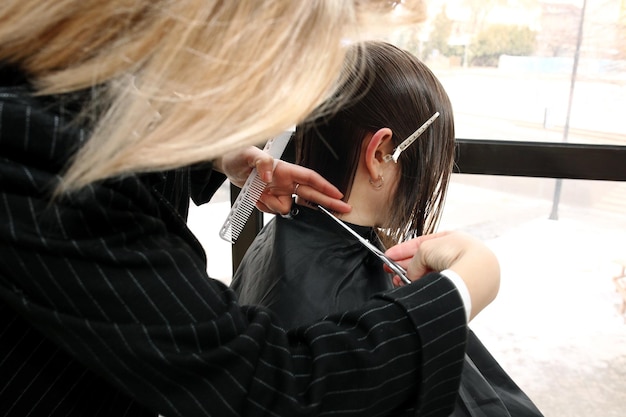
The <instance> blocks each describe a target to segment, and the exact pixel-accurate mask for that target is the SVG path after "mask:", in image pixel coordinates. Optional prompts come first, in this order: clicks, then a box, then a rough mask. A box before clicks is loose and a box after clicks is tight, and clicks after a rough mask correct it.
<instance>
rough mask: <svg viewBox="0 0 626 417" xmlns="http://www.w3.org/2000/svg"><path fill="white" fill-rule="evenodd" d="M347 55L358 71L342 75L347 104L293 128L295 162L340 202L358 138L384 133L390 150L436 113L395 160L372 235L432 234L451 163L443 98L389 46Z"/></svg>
mask: <svg viewBox="0 0 626 417" xmlns="http://www.w3.org/2000/svg"><path fill="white" fill-rule="evenodd" d="M350 54H356V57H357V60H360V61H363V63H364V64H365V65H362V66H360V67H361V68H360V71H359V72H358V73H354V74H349V76H348V78H347V79H348V81H347V83H346V84H345V85H344V86H343V87H342V88H341V89H340V91H341V93H342V94H345V93H346V91H347V92H348V94H349V95H350V96H351V100H350V101H349V104H348V105H346V106H345V107H344V108H342V109H341V110H339V111H337V112H335V113H333V114H331V115H327V116H325V117H323V118H318V119H315V120H310V121H308V122H305V123H302V124H301V125H299V126H297V128H296V134H295V144H296V161H297V162H298V163H299V164H301V165H304V166H306V167H309V168H311V169H313V170H315V171H317V172H319V173H320V174H321V175H323V176H324V177H325V178H326V179H328V180H329V181H330V182H331V183H333V184H334V185H335V186H336V187H338V188H339V189H340V190H341V191H342V192H343V193H344V194H345V197H344V199H347V198H348V197H349V195H350V191H351V187H352V183H353V181H354V177H355V173H356V168H357V166H358V161H359V157H360V151H361V144H362V142H363V139H364V137H365V135H366V134H368V133H374V132H376V131H377V130H379V129H381V128H384V127H388V128H390V129H391V130H392V132H393V137H392V141H393V144H394V147H395V146H397V145H398V144H400V143H401V142H402V141H403V140H404V139H406V138H407V137H408V136H409V135H411V134H412V133H413V132H414V131H415V130H416V129H417V128H418V127H420V126H421V125H422V124H423V123H424V122H425V121H426V120H428V119H429V118H430V117H431V116H432V115H433V114H434V113H435V112H439V117H438V118H437V119H436V120H435V121H434V123H433V124H432V125H431V126H430V127H429V128H428V129H426V131H425V132H424V133H423V134H422V135H421V136H420V137H419V139H418V140H417V141H416V142H415V143H413V144H412V145H411V146H409V147H408V148H407V149H406V150H405V151H404V152H402V154H401V155H400V158H399V160H398V164H399V167H400V172H401V174H400V176H399V179H398V184H397V188H396V192H395V195H394V197H393V204H391V207H390V215H389V221H388V222H387V225H388V227H386V228H385V229H384V230H380V232H381V237H382V238H383V241H384V242H385V244H393V243H397V242H400V241H403V240H406V239H410V238H412V237H416V236H419V235H422V234H428V233H432V232H433V231H434V230H435V228H436V226H437V224H438V222H439V219H440V217H441V212H442V209H443V203H444V199H445V194H446V190H447V186H448V182H449V179H450V174H451V171H452V166H453V163H454V119H453V114H452V105H451V103H450V100H449V98H448V95H447V94H446V92H445V90H444V88H443V86H442V85H441V83H440V82H439V80H438V79H437V77H435V75H434V74H433V73H432V71H431V70H430V69H428V68H427V67H426V66H425V65H424V64H423V63H422V62H420V61H419V60H418V59H417V58H416V57H415V56H413V55H412V54H410V53H409V52H406V51H403V50H401V49H399V48H397V47H395V46H393V45H391V44H388V43H384V42H366V43H365V44H363V45H357V46H353V47H352V48H351V51H350ZM353 58H354V55H353ZM352 62H354V61H352ZM363 66H364V67H365V70H364V71H363V68H362V67H363ZM346 71H348V72H350V69H349V68H346ZM389 163H393V162H389Z"/></svg>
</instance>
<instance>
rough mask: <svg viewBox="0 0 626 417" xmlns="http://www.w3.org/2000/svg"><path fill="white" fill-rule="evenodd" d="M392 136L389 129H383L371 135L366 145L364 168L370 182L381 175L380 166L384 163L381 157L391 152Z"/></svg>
mask: <svg viewBox="0 0 626 417" xmlns="http://www.w3.org/2000/svg"><path fill="white" fill-rule="evenodd" d="M392 136H393V132H392V131H391V129H389V128H388V127H383V128H382V129H378V130H377V131H376V133H374V134H373V135H372V137H371V138H370V140H369V142H368V143H367V145H366V146H367V147H366V149H365V166H366V167H367V170H368V171H369V175H370V178H371V179H372V180H376V179H377V178H379V177H380V176H381V175H382V171H383V170H382V164H384V163H385V162H383V157H384V156H385V155H387V154H389V153H391V152H392V151H393V142H392V141H391V138H392Z"/></svg>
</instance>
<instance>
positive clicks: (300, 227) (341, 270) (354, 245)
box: [231, 204, 542, 417]
mask: <svg viewBox="0 0 626 417" xmlns="http://www.w3.org/2000/svg"><path fill="white" fill-rule="evenodd" d="M349 226H350V227H351V228H352V229H353V230H355V231H356V232H357V233H359V234H360V235H361V236H363V237H365V238H367V239H369V240H370V242H378V238H377V237H376V234H375V232H374V229H373V228H371V227H364V226H356V225H352V224H349ZM254 278H256V279H254ZM231 286H232V288H233V289H234V290H235V292H237V294H238V295H239V301H240V303H241V304H260V305H264V306H266V307H269V308H270V309H271V310H273V311H274V312H275V313H276V315H277V316H278V317H280V319H281V320H282V324H283V326H284V327H285V328H293V327H298V326H301V325H303V324H307V323H310V322H313V321H315V320H317V319H319V318H321V317H324V316H326V315H329V314H333V313H341V312H343V311H348V310H352V309H354V308H357V307H359V306H361V305H362V304H363V303H364V302H365V301H367V300H368V299H369V298H370V296H371V295H372V294H375V293H378V292H382V291H385V290H388V289H391V288H392V283H391V277H390V275H389V274H388V273H386V272H385V271H384V270H383V268H382V264H381V262H380V260H378V259H377V258H376V257H375V256H374V255H372V254H371V253H370V252H369V251H368V250H367V249H365V248H364V247H363V246H362V245H361V244H360V243H359V242H358V241H356V239H354V238H352V237H351V236H350V235H349V234H347V233H346V232H345V231H343V230H341V229H340V228H339V226H338V225H336V224H335V223H334V222H333V220H332V219H329V218H328V217H326V216H325V215H324V214H323V213H321V212H318V211H316V210H312V209H309V208H306V207H302V206H298V205H295V204H294V206H293V208H292V211H291V214H290V216H288V217H286V218H283V217H280V216H276V217H275V218H274V219H273V220H271V221H270V222H269V223H268V224H267V225H266V226H265V227H264V228H263V230H261V232H260V233H259V235H258V236H257V237H256V239H255V240H254V242H253V243H252V245H251V246H250V248H249V249H248V251H247V252H246V254H245V256H244V258H243V260H242V262H241V264H240V266H239V268H238V270H237V271H236V273H235V275H234V277H233V281H232V284H231ZM451 416H454V417H462V416H466V417H537V416H542V414H541V412H540V411H539V410H538V409H537V408H536V407H535V405H534V404H533V403H532V401H531V400H530V399H529V398H528V396H526V394H524V392H522V390H521V389H520V388H519V387H518V386H517V384H515V382H513V380H512V379H511V378H510V377H509V375H508V374H507V373H506V372H505V371H504V370H503V369H502V368H501V367H500V365H499V364H498V362H497V361H496V360H495V359H494V358H493V357H492V356H491V354H490V353H489V351H488V350H487V349H486V348H485V347H484V346H483V344H482V343H481V342H480V340H479V339H478V338H477V337H476V335H475V334H474V333H473V332H472V331H471V330H470V331H469V333H468V340H467V354H466V356H465V363H464V366H463V374H462V377H461V385H460V387H459V396H458V397H457V403H456V407H455V409H454V412H453V413H452V414H451Z"/></svg>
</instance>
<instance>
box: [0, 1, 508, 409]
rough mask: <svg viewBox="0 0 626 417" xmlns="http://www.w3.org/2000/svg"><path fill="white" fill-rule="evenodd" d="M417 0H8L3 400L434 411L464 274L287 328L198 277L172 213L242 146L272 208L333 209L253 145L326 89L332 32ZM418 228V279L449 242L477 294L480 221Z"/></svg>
mask: <svg viewBox="0 0 626 417" xmlns="http://www.w3.org/2000/svg"><path fill="white" fill-rule="evenodd" d="M422 8H423V6H422V4H421V2H420V1H405V2H395V1H389V0H382V1H374V0H370V1H368V0H360V1H359V0H354V1H340V0H328V1H321V0H318V1H315V0H310V1H292V0H264V1H256V0H250V1H234V0H233V1H230V0H229V1H218V0H215V1H210V0H143V1H142V0H109V1H102V0H55V1H42V0H3V1H2V2H1V3H0V218H1V219H2V222H0V355H1V357H2V358H3V359H2V361H0V375H2V378H3V386H2V388H1V389H0V415H3V416H23V415H48V416H53V415H63V416H73V415H75V416H92V415H99V416H105V415H107V416H108V415H110V416H122V415H129V416H142V415H152V416H154V415H157V414H160V415H164V416H203V415H214V416H228V415H232V416H237V415H276V416H296V415H318V414H333V415H342V414H346V415H348V414H349V415H368V416H369V415H384V414H389V415H394V414H395V412H394V411H395V410H396V409H398V408H400V407H401V406H403V405H405V404H406V403H407V402H412V403H414V404H416V407H417V408H418V409H419V410H420V412H421V413H423V414H429V415H445V414H446V413H447V410H448V408H450V406H451V404H447V403H442V400H441V399H442V398H448V397H449V394H450V392H453V391H454V390H455V389H456V384H458V377H452V378H450V377H449V375H451V374H452V375H456V376H458V375H460V370H461V368H460V365H461V360H462V357H463V347H464V335H465V329H466V327H465V326H466V323H465V320H466V317H465V313H464V311H465V309H464V305H463V301H462V297H461V296H460V295H459V294H460V293H459V291H457V286H456V285H459V284H458V283H457V284H456V285H455V284H453V283H452V282H451V281H450V280H447V279H445V278H442V276H440V275H439V274H438V273H432V274H427V275H425V276H424V277H423V278H421V279H419V280H417V282H416V283H414V284H412V285H407V286H404V287H402V288H399V289H397V290H395V291H394V292H391V293H388V294H385V295H382V296H380V297H377V298H376V299H374V300H372V302H371V303H370V304H368V305H367V306H365V307H364V308H363V309H361V310H359V311H354V312H350V313H346V314H345V315H343V316H340V317H334V318H329V319H328V320H326V321H322V322H319V323H317V324H314V325H312V326H310V327H308V328H302V329H299V330H295V331H291V332H286V331H285V330H284V329H282V328H280V327H278V326H276V325H275V324H274V320H273V318H272V316H271V315H270V314H268V313H267V312H266V311H264V310H263V309H260V308H256V307H252V306H249V307H242V306H239V305H238V304H237V302H236V300H235V297H234V294H233V293H232V292H231V291H230V290H228V289H227V288H226V287H225V286H224V285H223V284H221V283H219V282H217V281H215V280H212V279H209V278H208V277H207V276H206V272H205V271H206V255H205V254H204V252H203V251H202V248H201V247H200V245H199V244H198V242H197V240H196V239H195V238H194V237H193V235H192V234H191V233H190V231H189V230H188V229H187V227H186V225H185V217H186V210H187V207H188V202H189V197H190V196H191V197H192V198H193V199H194V201H196V202H198V203H199V202H204V201H206V200H208V199H209V198H210V197H211V196H212V195H213V193H214V192H215V190H216V189H217V188H218V187H219V186H220V184H221V183H222V182H223V181H224V179H225V178H226V176H228V177H229V179H230V180H231V181H233V182H234V183H236V184H242V182H243V180H244V179H245V178H246V176H247V174H248V173H249V172H250V170H251V168H252V167H254V166H256V167H257V168H259V169H260V171H261V172H262V173H263V176H264V178H265V179H266V180H267V181H268V182H269V187H268V190H270V192H268V193H266V194H265V195H264V196H263V198H262V201H261V204H260V207H262V208H263V209H265V210H267V211H273V212H280V213H285V212H286V211H287V210H288V209H289V202H290V197H291V193H292V192H293V191H294V190H297V192H298V194H299V195H301V196H302V197H303V198H305V199H308V200H311V201H313V202H317V203H321V204H323V205H326V206H327V207H329V208H331V209H333V210H337V211H347V210H349V206H347V205H346V204H345V203H343V202H341V201H340V200H339V198H340V197H341V194H340V193H339V192H338V191H337V190H336V188H334V187H333V186H331V185H330V184H329V183H328V182H327V181H325V180H324V179H323V178H322V177H320V176H319V175H318V174H316V173H314V172H313V171H310V170H307V169H304V168H301V167H296V166H293V165H290V164H287V163H285V162H278V163H277V164H276V166H275V169H273V168H274V162H273V161H272V159H271V158H270V157H268V156H266V155H265V154H264V153H263V152H261V151H260V150H259V149H257V148H256V147H253V146H250V145H253V144H258V143H262V142H263V141H265V140H267V138H268V137H271V136H272V135H274V134H276V133H278V132H280V131H281V130H283V129H285V128H287V127H289V126H292V125H294V124H295V123H298V122H299V121H301V120H302V119H304V118H305V117H306V116H307V115H308V114H309V113H310V112H311V111H312V109H314V108H317V106H318V105H319V104H320V103H322V102H323V101H324V100H325V99H327V98H328V97H329V94H330V93H331V92H332V91H333V89H334V86H335V85H337V82H339V81H341V77H340V68H341V66H342V63H343V61H344V54H345V51H344V48H343V46H342V44H343V42H344V41H346V40H352V41H355V40H357V39H358V38H359V36H361V35H362V34H363V33H364V30H366V29H368V30H369V28H370V27H372V28H374V29H378V28H381V27H387V26H393V25H394V24H395V20H397V19H398V18H401V19H402V20H403V22H406V21H411V20H413V21H417V20H420V19H421V18H422ZM354 65H358V63H356V62H355V63H354ZM341 101H342V100H341V98H338V99H337V100H331V101H327V103H328V105H327V106H325V107H322V109H323V110H322V111H332V108H333V107H336V106H339V105H341ZM224 174H226V175H224ZM296 185H297V186H296ZM438 242H444V243H438ZM412 245H413V246H410V247H409V246H405V247H404V248H403V249H399V252H398V255H399V256H401V257H403V258H404V257H407V254H406V252H407V251H411V252H412V253H417V256H415V257H413V258H412V259H413V261H411V262H412V263H411V265H412V266H410V267H409V270H410V271H413V273H411V277H412V278H413V279H417V278H418V275H422V274H423V272H424V270H428V269H433V270H437V271H438V270H440V269H441V268H448V267H454V266H455V264H457V263H458V264H459V265H461V266H462V268H461V269H460V270H461V271H462V273H461V275H462V279H463V280H464V282H465V284H461V286H460V287H458V288H461V289H463V288H465V287H464V286H463V285H466V287H467V289H468V290H469V293H470V295H471V301H472V311H480V309H481V308H482V307H484V305H486V304H487V303H488V302H489V301H491V299H492V298H493V296H494V295H495V290H496V289H497V282H498V277H497V275H498V274H497V271H496V270H497V268H495V269H494V262H495V261H494V260H493V259H492V258H493V257H492V255H491V254H490V252H489V251H486V250H485V248H484V247H483V246H482V245H481V244H479V243H478V242H475V241H473V240H471V239H466V238H465V237H457V236H456V235H455V234H451V235H447V236H446V237H445V238H441V239H439V238H435V239H431V240H430V241H429V243H427V244H425V246H424V247H425V248H427V249H428V250H427V251H426V252H423V253H422V252H421V250H420V242H418V241H415V242H413V243H412ZM439 247H441V249H442V250H441V251H440V250H439V249H438V248H439ZM443 249H445V250H443ZM400 252H402V253H400ZM440 252H441V256H439V255H438V254H439V253H440ZM408 259H410V256H409V257H408V258H407V261H406V262H409V261H408ZM212 261H215V260H214V259H213V260H212ZM477 266H480V269H479V268H477ZM495 266H497V262H495ZM418 272H419V273H418ZM466 298H467V297H466ZM435 299H436V300H437V301H436V302H433V300H435ZM444 317H445V320H443V319H442V318H444ZM442 343H443V344H444V345H445V346H446V348H445V349H443V348H442ZM443 368H445V369H446V372H445V375H447V376H448V377H446V378H445V380H444V379H443V377H442V375H443V374H442V373H441V372H440V371H441V370H442V369H443ZM451 370H452V371H451ZM457 371H458V372H457ZM402 408H404V407H402ZM442 413H443V414H442Z"/></svg>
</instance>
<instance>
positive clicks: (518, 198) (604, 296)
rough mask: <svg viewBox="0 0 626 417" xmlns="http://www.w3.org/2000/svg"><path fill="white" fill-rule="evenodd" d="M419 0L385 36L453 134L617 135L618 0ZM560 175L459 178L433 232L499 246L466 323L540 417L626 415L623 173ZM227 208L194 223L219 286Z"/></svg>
mask: <svg viewBox="0 0 626 417" xmlns="http://www.w3.org/2000/svg"><path fill="white" fill-rule="evenodd" d="M428 4H429V16H430V17H429V20H428V21H427V22H426V23H424V24H422V25H420V26H419V27H415V28H412V29H410V30H406V31H404V32H402V33H396V34H394V37H393V38H391V39H390V40H391V41H392V42H394V43H396V44H397V45H399V46H401V47H404V48H406V49H409V50H411V51H412V52H413V53H415V54H416V55H417V56H418V57H420V58H421V59H422V60H424V61H425V62H426V63H427V64H428V65H429V66H430V67H431V68H432V69H433V71H434V72H435V73H436V74H437V76H438V77H439V78H440V80H441V81H442V83H443V84H444V86H445V87H446V89H447V91H448V94H449V95H450V97H451V99H452V103H453V106H454V109H455V117H456V130H457V137H458V138H463V139H501V140H521V141H551V142H561V141H567V142H575V143H590V144H616V145H626V121H625V119H626V117H625V113H624V109H626V0H587V2H586V3H584V0H572V1H565V0H562V1H557V0H550V1H548V0H546V1H540V0H456V1H437V0H435V1H430V2H429V3H428ZM583 6H584V7H583ZM583 8H584V13H583ZM581 28H582V32H581ZM581 33H582V36H581V37H580V38H579V35H580V34H581ZM578 39H580V42H578ZM576 55H578V58H579V59H578V63H577V69H576V72H577V74H576V77H575V83H574V84H573V88H572V74H573V68H574V62H575V59H574V57H575V56H576ZM570 100H571V101H570ZM570 103H571V108H570V107H569V106H570ZM568 108H570V111H569V124H568V118H567V115H568ZM566 125H567V126H568V129H567V130H568V133H567V135H565V134H564V132H565V131H566V129H565V126H566ZM624 169H625V170H626V161H625V164H624ZM556 183H557V181H556V180H554V179H541V178H518V177H492V176H484V175H460V174H455V175H454V176H453V180H452V184H451V189H450V192H449V196H448V200H447V203H446V210H445V215H444V219H443V223H442V225H441V227H440V229H448V228H454V229H462V230H465V231H468V232H470V233H472V234H474V235H476V236H478V237H480V238H481V239H483V240H485V241H486V242H487V243H488V244H489V246H490V247H491V248H493V250H494V251H495V252H496V253H497V255H498V256H499V259H500V262H501V266H502V286H501V291H500V294H499V296H498V298H497V300H496V301H495V302H494V303H493V304H492V305H490V306H489V307H488V308H487V309H486V310H485V311H484V312H483V313H481V315H480V316H479V317H478V318H476V319H475V320H474V321H473V322H472V323H471V327H472V328H473V329H474V331H475V332H476V333H477V334H478V336H479V337H480V338H481V339H482V340H483V342H484V343H485V345H486V346H487V348H488V349H490V351H491V352H492V353H493V355H494V356H495V357H496V359H498V361H500V363H501V364H502V365H503V367H504V368H505V369H506V370H507V371H508V372H509V373H510V374H511V375H512V377H513V378H514V379H515V380H516V382H517V383H518V384H519V385H520V386H521V387H522V388H523V389H524V390H525V391H526V392H527V394H528V395H529V396H530V397H531V398H532V399H533V400H534V401H535V403H536V404H537V406H538V407H539V408H540V409H541V410H542V411H543V413H544V414H545V415H546V417H560V416H566V417H579V416H580V417H588V416H594V417H623V416H625V415H626V318H625V317H624V316H622V315H620V312H619V307H620V305H621V302H622V301H621V298H620V297H619V295H618V294H617V293H616V291H615V286H614V284H613V280H612V277H613V276H616V275H618V273H619V272H620V271H621V270H622V265H624V264H626V215H625V214H626V183H624V182H611V181H580V180H564V181H562V183H561V188H560V192H555V189H556ZM229 208H230V203H229V191H228V187H227V186H225V187H223V189H222V190H221V191H220V193H218V195H216V197H215V198H214V199H213V201H212V202H211V203H210V204H207V205H205V206H203V207H199V208H195V207H192V211H191V213H190V220H189V222H190V227H191V228H192V230H193V231H194V232H195V233H196V234H197V235H198V237H199V239H200V240H201V242H202V243H203V244H204V246H205V247H206V249H207V252H208V257H209V272H210V274H211V276H213V277H215V278H218V279H221V280H223V281H224V282H229V281H230V277H231V265H230V251H231V248H230V244H229V243H227V242H225V241H222V240H221V239H220V238H219V236H218V231H219V228H220V227H221V225H222V223H223V221H224V219H225V218H226V215H227V213H228V211H229Z"/></svg>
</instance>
